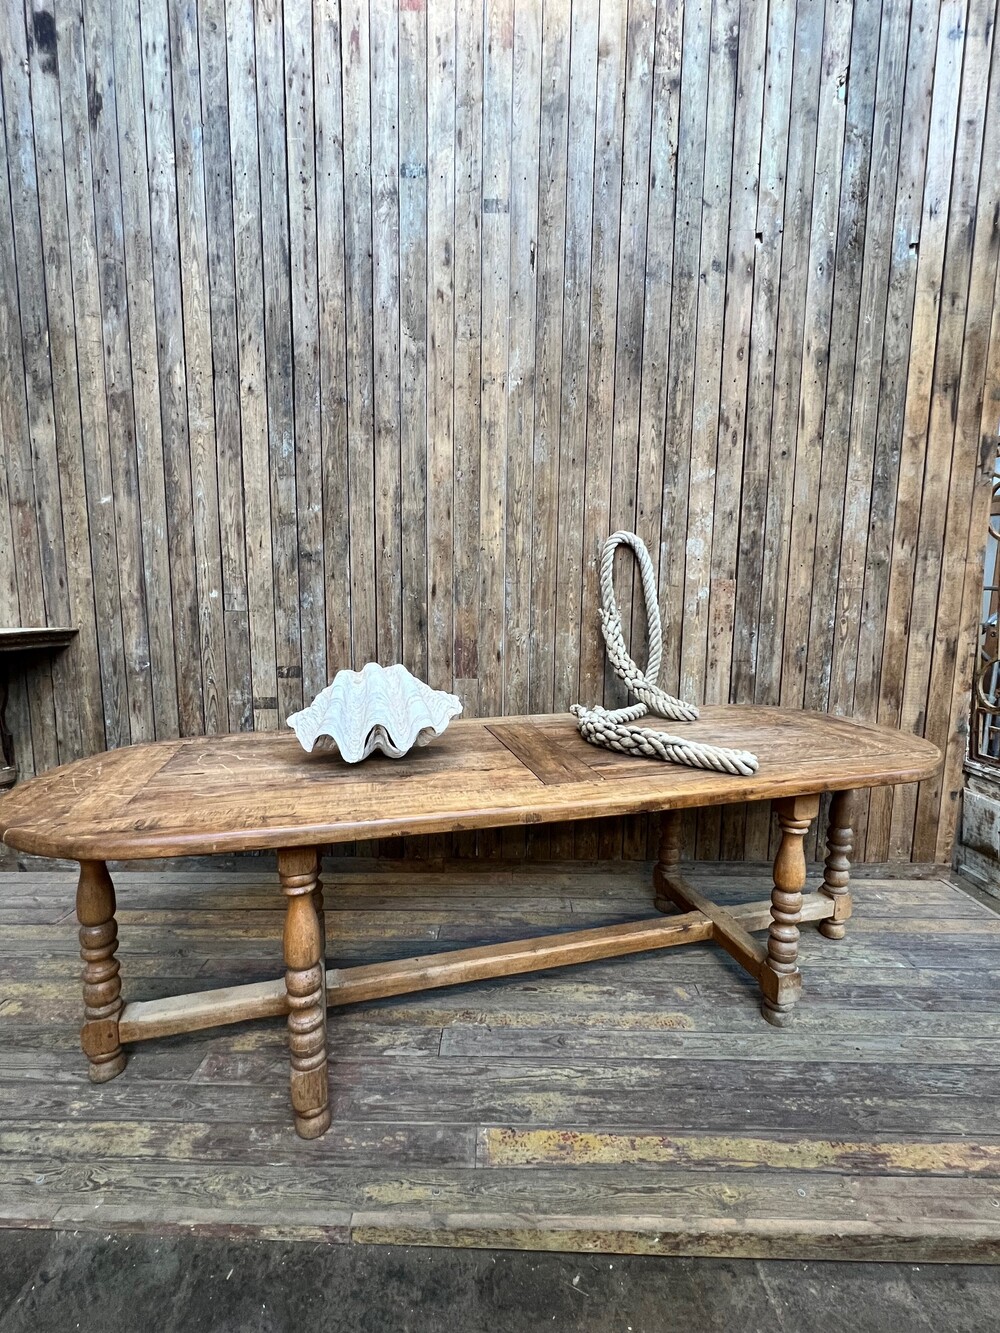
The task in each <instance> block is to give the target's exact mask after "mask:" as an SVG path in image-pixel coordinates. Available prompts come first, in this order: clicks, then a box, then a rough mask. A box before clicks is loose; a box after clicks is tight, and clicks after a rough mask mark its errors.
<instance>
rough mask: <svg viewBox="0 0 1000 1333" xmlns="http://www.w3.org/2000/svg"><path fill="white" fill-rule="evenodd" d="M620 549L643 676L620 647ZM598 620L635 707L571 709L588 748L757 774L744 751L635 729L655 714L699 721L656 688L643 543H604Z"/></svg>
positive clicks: (654, 632) (651, 582)
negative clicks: (628, 560) (636, 588)
mask: <svg viewBox="0 0 1000 1333" xmlns="http://www.w3.org/2000/svg"><path fill="white" fill-rule="evenodd" d="M619 546H627V547H629V548H630V549H631V551H632V553H633V555H634V556H635V558H636V561H637V562H638V565H639V574H640V577H641V579H642V595H643V599H644V601H645V604H646V623H647V626H648V634H647V637H648V640H649V660H648V662H647V665H646V670H645V673H643V672H642V671H640V670H639V668H638V666H636V664H635V662H634V661H633V660H632V658H631V657H630V656H629V652H628V649H627V648H626V647H625V639H624V636H623V634H622V618H621V614H620V612H619V610H618V603H617V602H616V601H615V589H614V565H615V552H616V551H617V549H618V547H619ZM600 616H601V633H602V634H603V635H604V643H605V646H606V648H607V653H608V660H609V662H610V663H611V669H612V671H614V673H615V675H616V676H617V677H618V679H619V680H620V681H621V682H622V683H623V684H624V685H625V687H626V689H627V690H628V691H629V693H630V694H634V695H635V697H636V698H637V699H638V700H639V702H638V703H637V704H630V705H629V706H628V707H627V708H618V709H615V710H611V709H607V708H601V707H600V706H598V707H596V708H584V707H583V706H582V704H574V705H573V707H572V708H571V709H570V712H571V713H572V714H573V715H574V717H575V718H576V720H577V726H578V727H579V729H580V735H581V736H582V737H583V738H584V740H586V741H589V742H590V743H591V745H602V746H604V748H605V749H607V750H617V751H618V752H619V753H620V754H635V755H646V756H648V757H649V758H655V759H663V760H665V761H666V762H667V763H670V764H686V765H687V766H688V767H690V768H708V769H712V770H713V771H715V772H718V773H733V774H741V775H743V776H744V777H750V776H751V775H752V774H754V773H756V772H757V756H756V755H753V754H750V752H749V751H747V750H730V749H727V748H726V747H725V746H722V745H702V744H700V743H699V742H697V741H688V740H684V739H683V738H682V737H680V736H671V735H668V733H667V732H665V731H654V730H653V729H652V728H651V727H637V726H635V725H634V723H636V722H638V720H639V718H641V717H645V716H646V714H647V713H656V714H657V715H658V716H659V717H666V718H670V719H671V720H673V721H675V722H694V721H696V720H697V717H698V710H697V708H695V706H694V705H693V704H687V703H685V702H684V701H683V700H682V699H675V698H674V696H673V695H672V694H667V692H666V691H665V690H661V689H660V687H659V685H657V683H656V680H657V677H658V676H659V674H660V662H661V660H662V657H663V629H662V626H661V624H660V608H659V604H658V602H657V596H656V574H655V571H654V570H653V562H652V560H650V558H649V552H648V551H647V550H646V547H645V544H644V543H643V541H642V538H641V537H637V536H636V534H635V533H634V532H615V533H613V534H612V535H611V536H610V537H609V538H608V540H607V541H606V542H605V543H604V550H603V551H602V553H601V611H600Z"/></svg>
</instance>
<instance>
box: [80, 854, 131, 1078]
mask: <svg viewBox="0 0 1000 1333" xmlns="http://www.w3.org/2000/svg"><path fill="white" fill-rule="evenodd" d="M76 915H77V918H78V920H79V922H80V957H81V958H82V960H83V1013H84V1024H83V1029H82V1030H81V1032H80V1044H81V1046H82V1047H83V1051H84V1054H85V1055H86V1057H87V1059H88V1060H89V1061H90V1081H91V1083H107V1081H108V1080H109V1079H112V1078H115V1077H116V1075H118V1074H120V1073H121V1072H122V1070H123V1069H124V1068H125V1052H124V1051H123V1050H122V1048H121V1042H120V1041H119V1039H118V1020H119V1018H120V1017H121V1012H122V1009H123V1007H124V1003H123V1001H122V983H121V977H120V976H119V970H120V964H119V962H118V959H117V958H116V957H115V951H116V950H117V948H118V924H117V922H116V921H115V886H114V885H113V884H112V882H111V876H110V875H109V874H108V868H107V866H106V865H105V864H104V862H103V861H81V862H80V880H79V884H78V886H77V890H76Z"/></svg>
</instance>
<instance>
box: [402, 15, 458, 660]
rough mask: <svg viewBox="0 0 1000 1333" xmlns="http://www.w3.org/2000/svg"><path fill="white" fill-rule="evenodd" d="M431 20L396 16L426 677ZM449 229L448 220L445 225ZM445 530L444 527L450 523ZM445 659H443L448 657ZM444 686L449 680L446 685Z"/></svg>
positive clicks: (417, 606)
mask: <svg viewBox="0 0 1000 1333" xmlns="http://www.w3.org/2000/svg"><path fill="white" fill-rule="evenodd" d="M428 21H429V15H428V11H427V7H426V5H425V4H424V0H406V2H404V3H402V4H401V5H400V11H399V289H400V294H399V364H400V372H399V373H400V388H399V399H400V415H399V447H400V479H401V490H400V524H401V536H402V550H401V554H400V560H401V565H400V570H401V572H400V579H401V589H402V600H403V606H402V626H401V636H402V640H401V651H402V660H403V661H404V662H405V663H406V665H407V666H408V667H409V669H410V670H411V671H413V672H414V673H415V674H416V675H417V676H419V677H420V679H421V680H426V679H427V673H428V667H429V662H428V635H427V591H428V589H427V559H428V548H429V545H430V531H429V525H428V510H429V506H430V491H429V486H430V484H431V478H430V474H429V470H428V465H427V464H428V452H429V443H428V435H427V432H428V415H427V412H428V406H427V392H428V389H427V383H428V358H427V323H428V310H427V251H428V239H429V234H430V233H429V229H428V214H427V192H428V179H427V135H428V111H429V90H428V77H427V76H428V49H427V31H428ZM448 225H449V227H450V220H449V224H448ZM449 526H450V524H449ZM450 655H451V654H450V652H449V657H450ZM448 684H449V686H450V685H451V680H450V679H449V680H448Z"/></svg>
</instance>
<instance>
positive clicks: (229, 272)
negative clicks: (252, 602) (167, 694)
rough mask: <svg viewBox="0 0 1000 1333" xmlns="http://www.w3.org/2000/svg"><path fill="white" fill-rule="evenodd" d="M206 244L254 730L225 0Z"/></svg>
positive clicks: (237, 627) (229, 623)
mask: <svg viewBox="0 0 1000 1333" xmlns="http://www.w3.org/2000/svg"><path fill="white" fill-rule="evenodd" d="M198 25H199V30H198V48H199V55H200V60H201V99H202V110H201V119H202V134H203V151H204V180H205V215H206V236H207V239H206V245H207V249H208V283H209V302H210V312H211V338H212V383H213V390H214V411H215V447H216V470H217V485H218V490H219V514H218V519H219V553H220V561H221V571H222V612H223V624H224V633H225V651H226V687H227V700H226V703H227V710H228V724H229V730H230V731H245V730H248V729H249V728H250V727H251V726H252V725H253V681H252V673H251V663H250V616H249V610H248V602H249V599H248V591H247V548H246V525H245V515H244V496H243V457H242V439H241V423H240V405H241V404H240V366H239V338H238V318H237V302H236V291H237V283H236V260H235V249H234V245H235V234H234V221H233V181H232V168H231V165H230V164H231V145H230V128H229V121H230V116H229V89H228V73H227V68H226V23H225V13H224V4H223V0H201V3H200V4H199V6H198Z"/></svg>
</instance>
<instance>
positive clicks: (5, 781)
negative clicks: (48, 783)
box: [0, 626, 78, 788]
mask: <svg viewBox="0 0 1000 1333" xmlns="http://www.w3.org/2000/svg"><path fill="white" fill-rule="evenodd" d="M77 632H78V631H77V630H75V629H72V628H70V627H68V626H56V627H53V628H51V629H49V628H45V627H43V626H25V627H23V628H17V629H10V628H7V629H3V628H0V788H5V787H12V786H13V785H14V783H15V782H16V781H17V764H16V763H15V759H14V738H13V736H12V735H11V734H10V730H9V728H8V726H7V698H8V695H9V693H10V680H11V675H12V674H13V672H14V671H15V670H18V669H21V668H23V667H24V666H25V665H26V664H27V663H28V662H30V661H31V660H32V659H33V658H36V657H38V656H40V655H41V654H43V653H47V652H58V651H59V650H60V649H62V648H65V647H66V646H67V644H69V643H70V642H71V641H72V639H73V638H74V636H75V635H76V634H77Z"/></svg>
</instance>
